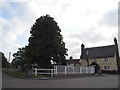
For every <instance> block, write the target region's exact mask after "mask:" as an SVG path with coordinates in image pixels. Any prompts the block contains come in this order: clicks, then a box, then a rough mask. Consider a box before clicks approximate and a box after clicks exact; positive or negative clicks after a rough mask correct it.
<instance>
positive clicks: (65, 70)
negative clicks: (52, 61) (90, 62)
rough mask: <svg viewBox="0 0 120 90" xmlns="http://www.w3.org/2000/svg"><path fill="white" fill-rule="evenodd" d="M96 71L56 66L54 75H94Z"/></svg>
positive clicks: (86, 68)
mask: <svg viewBox="0 0 120 90" xmlns="http://www.w3.org/2000/svg"><path fill="white" fill-rule="evenodd" d="M94 71H95V70H94V67H82V66H54V74H65V75H67V74H68V75H69V74H85V73H86V74H87V73H88V74H92V73H94Z"/></svg>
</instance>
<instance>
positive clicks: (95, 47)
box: [85, 44, 115, 49]
mask: <svg viewBox="0 0 120 90" xmlns="http://www.w3.org/2000/svg"><path fill="white" fill-rule="evenodd" d="M111 46H115V44H113V45H107V46H97V47H90V48H85V49H93V48H103V47H111Z"/></svg>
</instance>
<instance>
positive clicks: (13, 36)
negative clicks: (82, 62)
mask: <svg viewBox="0 0 120 90" xmlns="http://www.w3.org/2000/svg"><path fill="white" fill-rule="evenodd" d="M118 1H119V0H2V2H0V11H1V14H0V25H2V26H1V27H0V41H2V43H1V44H0V51H2V52H3V53H4V54H5V56H6V57H7V58H8V55H9V52H11V53H12V54H13V53H14V52H16V51H17V49H18V48H19V47H24V46H26V45H28V38H29V37H30V28H31V26H32V25H33V24H34V23H35V20H36V19H37V18H39V17H40V16H43V15H46V14H49V15H50V16H51V17H53V18H54V19H55V21H56V22H57V23H58V26H59V27H60V28H61V31H62V32H61V34H62V35H63V38H64V39H63V40H64V42H65V43H66V48H68V50H69V51H68V57H69V56H73V58H80V54H81V44H82V43H84V44H85V47H96V46H105V45H112V44H114V41H113V38H114V37H117V38H118ZM68 57H67V58H68Z"/></svg>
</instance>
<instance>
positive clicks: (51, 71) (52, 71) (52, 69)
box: [51, 69, 53, 77]
mask: <svg viewBox="0 0 120 90" xmlns="http://www.w3.org/2000/svg"><path fill="white" fill-rule="evenodd" d="M51 77H53V69H51Z"/></svg>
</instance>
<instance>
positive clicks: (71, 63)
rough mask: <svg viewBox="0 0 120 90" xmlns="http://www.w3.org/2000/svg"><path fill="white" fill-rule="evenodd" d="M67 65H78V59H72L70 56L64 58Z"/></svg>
mask: <svg viewBox="0 0 120 90" xmlns="http://www.w3.org/2000/svg"><path fill="white" fill-rule="evenodd" d="M66 63H67V66H80V59H73V58H72V57H70V59H67V60H66Z"/></svg>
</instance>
